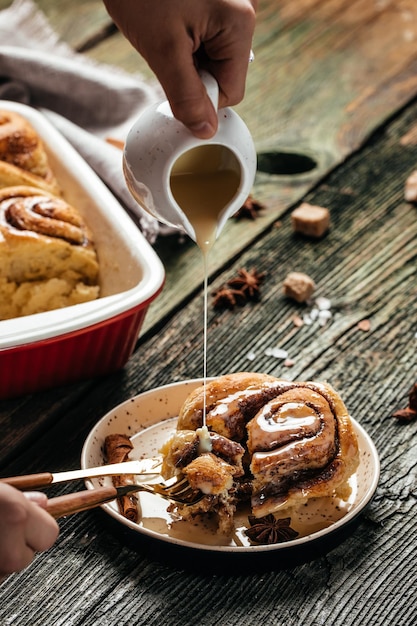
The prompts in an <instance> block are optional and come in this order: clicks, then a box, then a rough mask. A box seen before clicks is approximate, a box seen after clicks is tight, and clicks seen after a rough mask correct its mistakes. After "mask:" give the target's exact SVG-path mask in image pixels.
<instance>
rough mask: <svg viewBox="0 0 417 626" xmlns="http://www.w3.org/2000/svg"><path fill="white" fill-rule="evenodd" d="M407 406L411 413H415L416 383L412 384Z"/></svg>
mask: <svg viewBox="0 0 417 626" xmlns="http://www.w3.org/2000/svg"><path fill="white" fill-rule="evenodd" d="M408 406H409V408H410V409H411V410H412V411H417V383H414V385H413V386H412V387H411V389H410V393H409V394H408Z"/></svg>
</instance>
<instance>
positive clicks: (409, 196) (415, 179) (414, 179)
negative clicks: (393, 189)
mask: <svg viewBox="0 0 417 626" xmlns="http://www.w3.org/2000/svg"><path fill="white" fill-rule="evenodd" d="M404 198H405V200H406V202H417V170H415V171H414V172H412V173H411V174H410V176H409V177H408V178H407V180H406V181H405V189H404Z"/></svg>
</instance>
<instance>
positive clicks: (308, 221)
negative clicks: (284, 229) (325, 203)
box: [291, 202, 330, 238]
mask: <svg viewBox="0 0 417 626" xmlns="http://www.w3.org/2000/svg"><path fill="white" fill-rule="evenodd" d="M291 222H292V227H293V229H294V231H295V232H296V233H301V234H303V235H307V236H308V237H316V238H319V237H322V236H323V235H324V233H325V232H326V231H327V230H328V229H329V226H330V213H329V210H328V209H325V208H324V207H321V206H314V205H313V204H309V203H308V202H303V203H302V204H300V206H299V207H297V208H296V209H294V211H293V212H292V213H291Z"/></svg>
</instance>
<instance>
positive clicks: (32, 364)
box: [0, 101, 165, 399]
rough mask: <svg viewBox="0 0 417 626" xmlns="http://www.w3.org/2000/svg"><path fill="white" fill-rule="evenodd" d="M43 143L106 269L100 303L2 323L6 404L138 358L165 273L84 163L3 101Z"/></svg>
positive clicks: (30, 114)
mask: <svg viewBox="0 0 417 626" xmlns="http://www.w3.org/2000/svg"><path fill="white" fill-rule="evenodd" d="M0 109H2V110H12V111H16V112H17V113H20V114H21V115H22V116H23V117H25V118H26V119H27V120H28V121H29V122H30V123H31V124H32V126H33V127H34V128H35V130H36V131H37V133H38V134H39V135H40V136H41V138H42V140H43V142H44V144H45V147H46V149H47V152H48V156H49V159H50V162H51V165H52V167H53V169H54V171H55V173H56V176H57V178H58V180H59V182H60V184H61V187H62V189H63V195H64V197H65V199H66V200H67V201H68V202H69V203H70V204H73V205H74V206H76V207H77V208H78V210H79V211H80V212H81V213H82V214H83V215H84V217H85V220H86V222H87V223H88V225H89V227H90V229H91V231H92V232H93V234H94V241H95V245H96V248H97V253H98V257H99V263H100V292H101V297H100V298H98V299H97V300H95V301H93V302H85V303H82V304H77V305H75V306H70V307H65V308H62V309H57V310H55V311H48V312H45V313H38V314H36V315H28V316H25V317H19V318H16V319H12V320H3V321H0V399H5V398H11V397H15V396H19V395H22V394H25V393H32V392H35V391H39V390H41V389H47V388H50V387H53V386H56V385H62V384H66V383H70V382H74V381H76V380H81V379H86V378H90V377H95V376H98V375H102V374H106V373H109V372H112V371H115V370H117V369H120V368H121V367H123V366H124V365H125V364H126V362H127V360H128V359H129V357H130V356H131V354H132V352H133V350H134V347H135V344H136V341H137V338H138V335H139V331H140V329H141V326H142V323H143V320H144V317H145V315H146V312H147V310H148V308H149V304H150V303H151V302H152V300H154V298H156V296H157V295H158V294H159V292H160V291H161V289H162V286H163V283H164V277H165V273H164V268H163V265H162V263H161V261H160V259H159V258H158V256H157V255H156V253H155V251H154V250H153V248H152V246H151V245H150V244H149V243H148V242H147V241H146V239H145V238H144V236H143V235H142V233H141V232H140V231H139V229H138V228H137V227H136V225H135V224H134V223H133V222H132V220H131V219H130V217H129V216H128V215H127V214H126V212H125V211H124V209H123V208H122V207H121V206H120V204H119V203H118V202H117V200H116V199H115V198H114V196H113V195H112V194H111V193H110V192H109V190H108V189H107V187H106V186H105V185H104V184H103V183H102V182H101V180H100V179H99V178H98V177H97V176H96V174H95V173H94V172H93V171H92V169H91V168H90V167H89V166H88V165H87V163H86V162H85V161H84V160H83V159H82V158H81V156H80V155H79V154H78V153H77V152H76V151H75V150H74V149H73V148H72V146H71V145H70V144H69V143H68V142H67V141H66V140H65V139H64V137H63V136H62V135H61V134H60V133H59V132H58V131H57V130H56V129H55V128H54V127H53V126H52V125H51V124H50V123H49V122H48V120H47V119H46V118H45V117H44V116H43V115H42V114H41V113H40V112H38V111H36V110H35V109H32V108H30V107H27V106H25V105H21V104H17V103H13V102H8V101H0Z"/></svg>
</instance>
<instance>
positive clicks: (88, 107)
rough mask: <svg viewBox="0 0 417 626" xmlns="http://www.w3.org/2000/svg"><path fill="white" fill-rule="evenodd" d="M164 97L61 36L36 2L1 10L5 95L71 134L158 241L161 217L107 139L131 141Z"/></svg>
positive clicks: (1, 90) (1, 89) (0, 90)
mask: <svg viewBox="0 0 417 626" xmlns="http://www.w3.org/2000/svg"><path fill="white" fill-rule="evenodd" d="M162 97H163V94H162V91H161V89H160V87H159V85H158V84H157V82H156V80H155V82H154V83H149V82H146V81H145V80H144V79H143V78H141V77H140V76H137V75H131V74H127V73H124V72H123V71H121V70H120V69H118V68H114V67H110V66H105V65H103V64H97V63H95V62H93V61H91V60H90V59H89V58H88V57H86V56H85V55H82V54H78V53H76V52H74V51H73V50H72V49H71V48H70V47H69V46H68V45H66V44H65V43H64V42H62V41H60V40H59V38H58V37H57V35H56V33H55V32H54V31H53V30H52V28H51V26H50V25H49V23H48V22H47V20H46V18H45V16H44V14H43V13H41V12H40V11H39V10H38V8H37V7H36V5H35V3H34V2H32V0H15V1H14V2H13V4H12V5H11V6H10V7H9V8H7V9H4V10H3V11H0V100H2V99H3V100H14V101H16V102H22V103H24V104H28V105H30V106H33V107H35V108H37V109H39V110H40V111H41V112H42V113H43V114H44V115H45V116H47V117H48V119H49V121H50V122H51V123H52V124H53V125H54V126H55V127H56V128H57V129H58V130H59V131H60V132H61V133H62V134H63V135H64V136H65V137H66V139H67V140H68V141H69V142H70V143H71V144H72V145H73V146H74V147H75V149H76V150H77V151H78V152H79V153H80V154H81V155H82V157H83V158H84V159H85V160H86V161H87V162H88V164H89V165H90V166H91V167H92V168H93V169H94V170H95V172H96V173H97V174H98V176H100V178H101V179H102V180H103V181H104V182H105V183H106V185H107V186H108V187H109V188H110V189H111V191H112V192H113V194H114V195H115V196H116V197H117V198H118V200H119V201H120V203H121V205H122V206H124V208H125V209H126V210H127V211H128V212H129V214H130V215H131V217H132V218H133V219H134V221H135V222H136V224H137V225H138V226H139V228H140V229H141V230H142V232H143V234H144V235H145V237H146V238H147V239H148V240H149V241H150V242H151V243H154V242H155V239H156V237H157V235H158V233H159V232H160V226H159V225H158V222H157V221H156V220H154V219H153V218H152V217H150V216H149V215H148V214H147V213H146V212H144V211H142V209H141V208H140V207H139V206H138V205H137V203H136V202H135V201H134V200H133V198H132V196H131V195H130V193H129V190H128V189H127V187H126V184H125V181H124V177H123V171H122V153H121V150H120V149H119V148H116V147H114V146H113V145H111V144H109V143H108V142H107V141H106V138H107V137H112V138H115V139H119V140H120V141H124V140H125V138H126V134H127V132H128V131H129V129H130V128H131V126H132V125H133V123H134V121H135V120H136V119H137V117H138V116H139V114H140V112H141V111H142V110H143V109H144V108H145V107H146V106H148V105H149V104H151V103H152V102H155V101H157V100H160V99H161V98H162Z"/></svg>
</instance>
